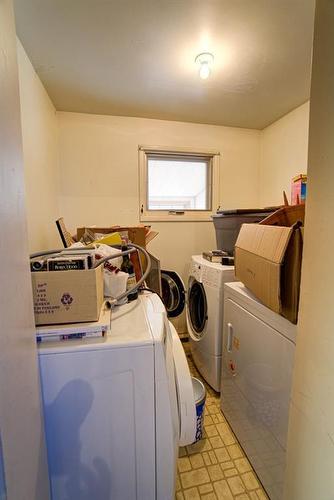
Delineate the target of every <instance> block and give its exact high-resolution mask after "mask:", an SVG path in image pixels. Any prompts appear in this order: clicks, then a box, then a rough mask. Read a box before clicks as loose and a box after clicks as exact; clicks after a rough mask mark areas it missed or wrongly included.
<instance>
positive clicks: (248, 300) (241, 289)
mask: <svg viewBox="0 0 334 500" xmlns="http://www.w3.org/2000/svg"><path fill="white" fill-rule="evenodd" d="M229 298H230V299H232V300H233V301H234V302H236V303H237V304H239V305H240V306H241V307H243V308H244V309H246V310H247V311H248V312H250V313H251V314H253V315H254V316H257V317H258V318H260V319H261V320H262V321H264V322H265V323H267V325H269V326H271V327H272V328H274V329H275V330H277V331H278V332H279V333H281V334H282V335H284V337H286V338H288V339H289V340H291V341H292V342H293V343H294V344H295V343H296V336H297V326H296V325H294V324H293V323H291V322H290V321H288V320H287V319H286V318H284V317H283V316H280V315H279V314H277V313H275V312H274V311H272V310H271V309H269V308H268V307H267V306H265V305H264V304H262V302H261V301H260V300H259V299H258V298H257V297H255V295H253V294H252V292H251V291H250V290H248V288H246V287H245V285H244V284H243V283H241V282H240V281H235V282H234V283H225V285H224V300H228V299H229Z"/></svg>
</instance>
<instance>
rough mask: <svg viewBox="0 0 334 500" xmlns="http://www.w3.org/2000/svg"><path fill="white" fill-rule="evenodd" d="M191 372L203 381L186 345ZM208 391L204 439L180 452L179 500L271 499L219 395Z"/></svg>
mask: <svg viewBox="0 0 334 500" xmlns="http://www.w3.org/2000/svg"><path fill="white" fill-rule="evenodd" d="M183 346H184V349H185V352H186V354H187V359H188V364H189V368H190V371H191V373H192V375H193V376H194V377H197V378H199V379H201V380H202V381H203V382H204V380H203V379H202V378H201V376H200V374H199V373H198V371H197V370H196V367H195V365H194V363H193V361H192V358H191V354H190V349H189V344H188V343H187V342H185V343H184V344H183ZM204 383H205V382H204ZM205 387H206V390H207V396H206V405H205V406H206V408H205V414H204V436H203V439H202V440H201V441H199V442H197V443H195V444H192V445H190V446H186V447H182V448H180V451H179V459H178V474H177V480H176V494H175V499H176V500H268V497H267V495H266V494H265V492H264V490H263V488H262V486H261V484H260V482H259V480H258V479H257V477H256V475H255V472H254V471H253V469H252V467H251V465H250V463H249V462H248V460H247V458H246V456H245V454H244V452H243V451H242V449H241V448H240V446H239V444H238V441H237V439H236V437H235V436H234V434H233V432H232V430H231V428H230V427H229V425H228V423H227V421H226V420H225V418H224V416H223V414H222V413H221V411H220V405H219V394H218V393H216V392H215V391H214V390H213V389H212V388H211V387H210V386H208V385H207V384H206V383H205Z"/></svg>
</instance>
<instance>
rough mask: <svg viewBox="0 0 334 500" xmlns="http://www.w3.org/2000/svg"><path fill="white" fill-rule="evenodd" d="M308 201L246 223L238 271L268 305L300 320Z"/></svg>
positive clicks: (239, 244)
mask: <svg viewBox="0 0 334 500" xmlns="http://www.w3.org/2000/svg"><path fill="white" fill-rule="evenodd" d="M304 213H305V212H304V205H298V208H297V207H285V208H282V209H280V210H278V211H277V212H275V213H274V214H272V215H270V216H269V217H267V219H264V220H263V221H262V222H261V223H259V224H243V226H242V227H241V230H240V233H239V236H238V239H237V241H236V246H235V274H236V277H237V279H238V280H240V281H242V282H243V283H244V285H245V286H246V287H247V288H249V289H250V290H251V291H252V292H253V293H254V295H255V296H256V297H258V298H259V299H260V300H261V301H262V302H263V303H264V304H265V305H266V306H267V307H269V308H270V309H272V310H273V311H275V312H277V313H279V314H281V315H282V316H284V317H286V318H287V319H288V320H290V321H291V322H292V323H297V319H298V306H299V290H300V277H301V260H302V249H303V233H302V230H303V228H302V224H303V221H304Z"/></svg>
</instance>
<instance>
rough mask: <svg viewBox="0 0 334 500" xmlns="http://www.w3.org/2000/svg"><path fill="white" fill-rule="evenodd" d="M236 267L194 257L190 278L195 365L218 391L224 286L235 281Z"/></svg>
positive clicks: (189, 310) (189, 317)
mask: <svg viewBox="0 0 334 500" xmlns="http://www.w3.org/2000/svg"><path fill="white" fill-rule="evenodd" d="M234 280H235V277H234V266H225V265H224V266H223V265H221V264H217V263H213V262H209V261H208V260H206V259H204V258H203V257H202V256H201V255H193V256H192V258H191V265H190V271H189V279H188V293H187V327H188V333H189V337H190V346H191V353H192V356H193V359H194V363H195V365H196V367H197V369H198V371H199V372H200V373H201V375H202V376H203V378H204V379H205V380H206V381H207V383H208V384H209V385H211V387H213V389H214V390H215V391H218V392H219V391H220V382H221V356H222V337H223V300H224V283H227V282H230V281H234Z"/></svg>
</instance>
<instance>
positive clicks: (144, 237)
mask: <svg viewBox="0 0 334 500" xmlns="http://www.w3.org/2000/svg"><path fill="white" fill-rule="evenodd" d="M86 229H89V230H90V231H92V232H93V233H100V234H110V233H115V232H119V233H122V232H127V233H128V235H129V239H130V241H131V242H132V243H135V244H136V245H139V246H141V247H143V248H146V246H147V245H148V243H149V242H150V241H152V240H153V238H155V237H156V236H157V235H158V232H157V231H151V226H109V227H97V226H91V227H89V226H86V227H78V228H77V240H78V241H79V240H80V238H81V237H82V236H83V234H84V232H85V230H86Z"/></svg>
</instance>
